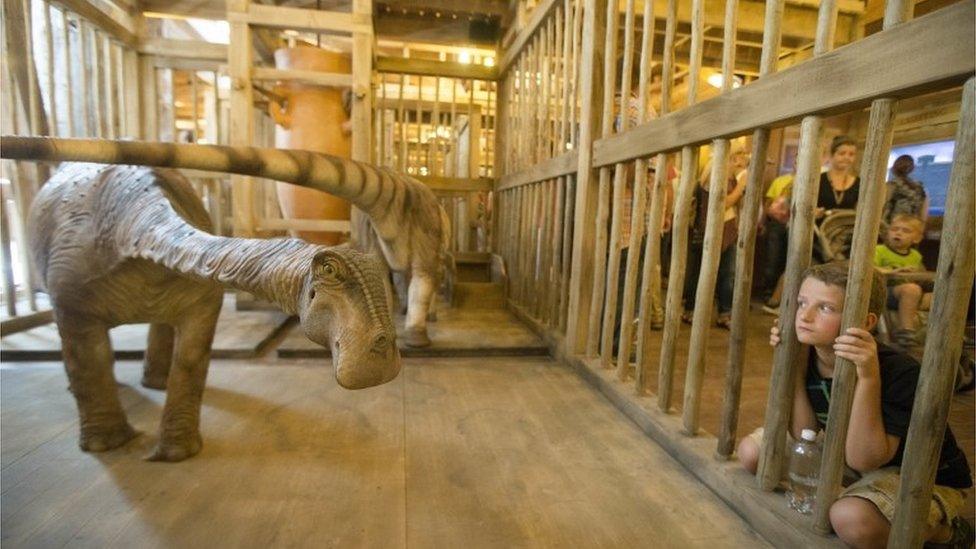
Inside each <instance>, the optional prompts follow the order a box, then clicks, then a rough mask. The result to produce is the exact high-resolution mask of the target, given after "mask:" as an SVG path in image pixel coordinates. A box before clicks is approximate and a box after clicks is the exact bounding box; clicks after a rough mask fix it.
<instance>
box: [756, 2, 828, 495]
mask: <svg viewBox="0 0 976 549" xmlns="http://www.w3.org/2000/svg"><path fill="white" fill-rule="evenodd" d="M836 19H837V5H836V2H835V0H826V1H824V2H822V3H821V4H820V12H819V18H818V22H817V40H816V44H815V45H814V56H815V57H816V56H820V55H823V54H825V53H827V52H828V51H830V50H831V49H832V48H833V33H834V31H833V26H834V23H835V21H836ZM827 27H830V28H829V29H828V28H827ZM822 135H823V118H822V117H821V116H818V115H813V116H807V117H805V118H804V119H803V121H802V122H801V124H800V145H799V151H798V152H797V167H796V178H795V179H794V182H793V203H792V207H791V212H792V215H791V224H792V225H791V226H792V230H790V237H789V247H788V249H787V259H786V265H787V267H786V273H785V274H784V275H783V299H782V300H781V302H780V310H779V318H780V323H779V327H780V330H782V333H783V338H782V343H781V344H780V345H778V346H777V347H776V349H775V351H774V354H773V371H772V374H771V376H770V380H769V395H768V398H767V404H766V418H765V423H764V427H763V429H764V433H765V436H764V438H763V444H762V451H761V453H760V458H759V469H758V470H757V471H756V478H757V481H758V483H759V487H760V488H761V489H763V490H772V489H773V488H774V487H775V486H776V485H777V484H779V480H780V478H781V477H782V472H783V465H784V463H783V462H784V458H785V456H786V434H787V431H788V428H789V425H788V423H789V417H790V410H791V407H792V402H793V387H794V384H795V382H796V376H798V375H801V372H800V371H799V370H798V368H797V367H796V364H797V357H798V356H799V353H800V342H799V341H798V340H797V339H796V329H795V328H794V325H795V321H796V307H797V304H796V295H797V292H799V289H800V283H801V282H802V281H803V280H802V277H803V272H804V271H805V270H806V268H807V266H809V265H810V257H811V254H812V253H813V223H814V210H815V208H816V205H817V187H818V182H819V178H820V141H821V136H822Z"/></svg>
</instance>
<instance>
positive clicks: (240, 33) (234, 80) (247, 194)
mask: <svg viewBox="0 0 976 549" xmlns="http://www.w3.org/2000/svg"><path fill="white" fill-rule="evenodd" d="M249 7H250V0H227V11H228V12H238V13H247V11H248V8H249ZM251 56H252V52H251V27H250V26H249V25H248V24H247V23H239V22H232V23H231V24H230V45H229V47H228V51H227V57H228V59H227V61H228V63H227V70H228V72H229V74H230V78H231V87H230V135H229V139H228V141H229V143H230V145H232V146H249V145H251V141H252V140H253V138H254V110H253V108H252V105H253V104H254V97H253V94H254V90H253V88H252V87H251V66H252V57H251ZM367 127H368V126H367ZM361 131H362V130H361V129H360V132H361ZM355 133H356V132H355V130H354V132H353V134H354V135H353V137H355ZM366 154H369V149H368V148H367V149H366ZM230 181H231V192H232V195H231V196H232V204H233V212H234V235H235V236H241V237H251V236H254V234H255V221H254V202H253V194H254V193H253V181H252V179H251V178H250V177H246V176H241V175H232V176H231V177H230Z"/></svg>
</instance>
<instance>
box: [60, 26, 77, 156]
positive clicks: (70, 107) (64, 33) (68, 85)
mask: <svg viewBox="0 0 976 549" xmlns="http://www.w3.org/2000/svg"><path fill="white" fill-rule="evenodd" d="M68 24H69V23H68V13H67V10H65V9H63V8H62V9H61V37H60V38H61V46H62V50H63V51H64V68H65V70H64V79H65V89H66V91H67V93H65V97H66V98H67V101H66V102H65V105H64V106H65V112H66V116H67V117H68V136H70V137H78V136H79V135H80V132H79V131H78V130H77V127H76V125H75V106H74V104H75V100H74V94H73V93H71V91H72V89H73V88H72V80H73V78H72V76H71V73H72V70H71V63H72V58H71V37H70V31H69V30H68Z"/></svg>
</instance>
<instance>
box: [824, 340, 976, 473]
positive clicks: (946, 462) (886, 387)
mask: <svg viewBox="0 0 976 549" xmlns="http://www.w3.org/2000/svg"><path fill="white" fill-rule="evenodd" d="M878 363H879V364H880V370H881V421H882V422H883V423H884V429H885V432H886V433H888V434H889V435H893V436H896V437H899V438H900V439H901V440H899V442H898V451H897V452H895V457H893V458H892V459H891V461H889V462H888V463H886V464H885V465H884V467H887V466H890V465H897V466H899V467H900V466H901V462H902V459H903V458H904V454H905V436H906V435H908V423H909V421H910V420H911V418H912V405H913V404H914V402H915V387H916V386H917V385H918V374H919V365H918V362H916V361H915V359H914V358H912V357H910V356H909V355H906V354H903V353H899V352H898V351H895V350H894V349H892V348H890V347H887V346H884V345H881V344H878ZM832 382H833V379H832V378H823V377H821V376H820V371H819V370H817V355H816V351H815V350H814V349H813V348H812V347H811V348H810V355H809V357H808V359H807V378H806V386H807V396H809V397H810V404H811V405H812V406H813V411H814V413H815V414H816V416H817V424H818V425H819V427H820V428H821V429H823V428H825V427H826V425H827V412H828V410H829V408H830V390H831V383H832ZM935 483H936V484H939V485H942V486H950V487H952V488H969V487H970V486H972V485H973V480H972V474H971V473H970V470H969V463H968V462H967V461H966V455H965V454H963V452H962V450H961V449H960V448H959V445H958V444H957V443H956V437H955V436H953V434H952V429H950V428H949V426H948V425H947V426H946V432H945V437H943V439H942V452H941V454H940V456H939V469H938V472H937V473H936V476H935Z"/></svg>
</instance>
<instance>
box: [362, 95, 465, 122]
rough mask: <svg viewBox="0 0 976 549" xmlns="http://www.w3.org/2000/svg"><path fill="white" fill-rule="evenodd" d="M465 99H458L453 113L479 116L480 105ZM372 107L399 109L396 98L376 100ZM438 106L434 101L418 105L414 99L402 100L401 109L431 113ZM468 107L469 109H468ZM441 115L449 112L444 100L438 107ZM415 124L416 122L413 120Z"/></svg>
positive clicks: (446, 102) (398, 102)
mask: <svg viewBox="0 0 976 549" xmlns="http://www.w3.org/2000/svg"><path fill="white" fill-rule="evenodd" d="M465 101H466V100H465V99H461V98H458V103H456V104H455V105H454V112H455V113H467V112H471V113H474V116H478V115H479V114H481V105H479V104H478V103H474V104H470V103H467V102H465ZM373 105H374V106H375V108H377V109H390V110H395V109H399V108H400V100H399V99H396V98H391V97H387V98H386V99H385V100H384V99H377V100H376V101H374V102H373ZM435 105H438V103H437V102H436V101H427V100H424V101H420V102H419V105H418V102H417V100H416V99H404V100H403V109H404V110H405V111H408V112H416V110H417V107H418V106H419V107H420V110H421V112H433V110H434V106H435ZM469 105H470V107H469ZM438 108H439V109H440V111H441V112H442V113H444V112H450V111H451V102H450V101H448V100H447V98H444V100H442V101H441V102H440V105H439V106H438ZM414 122H416V120H414Z"/></svg>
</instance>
